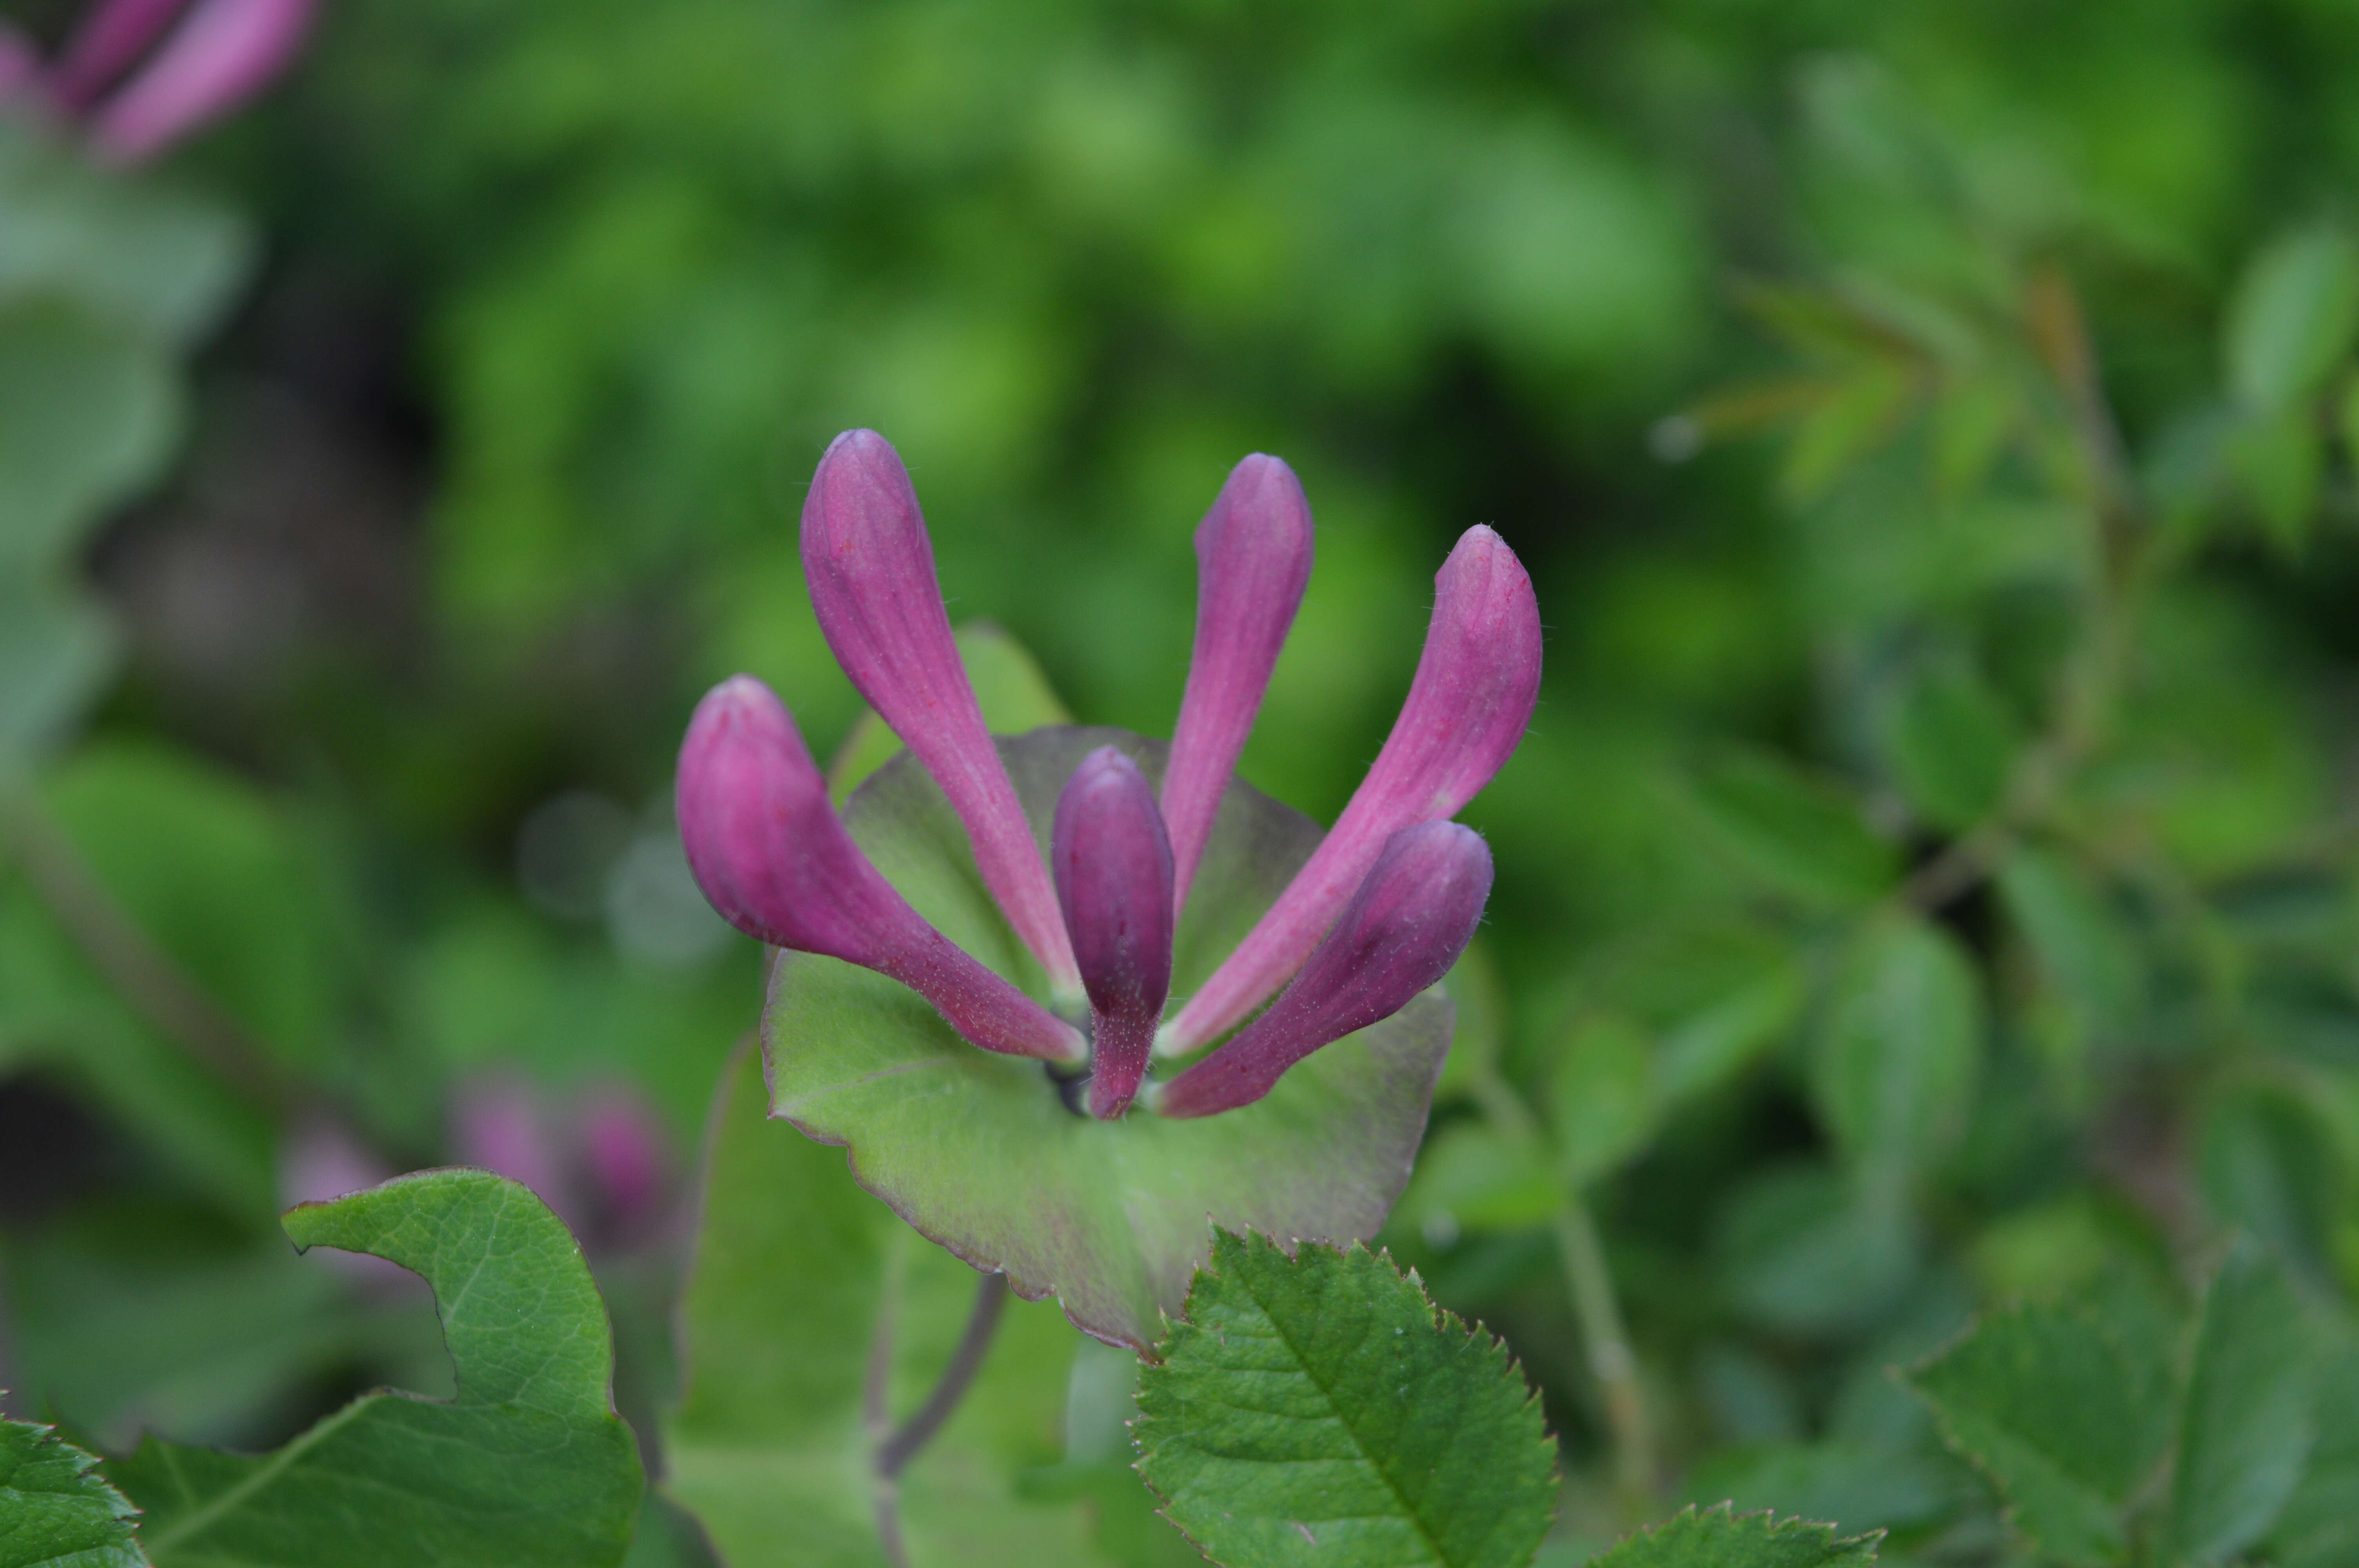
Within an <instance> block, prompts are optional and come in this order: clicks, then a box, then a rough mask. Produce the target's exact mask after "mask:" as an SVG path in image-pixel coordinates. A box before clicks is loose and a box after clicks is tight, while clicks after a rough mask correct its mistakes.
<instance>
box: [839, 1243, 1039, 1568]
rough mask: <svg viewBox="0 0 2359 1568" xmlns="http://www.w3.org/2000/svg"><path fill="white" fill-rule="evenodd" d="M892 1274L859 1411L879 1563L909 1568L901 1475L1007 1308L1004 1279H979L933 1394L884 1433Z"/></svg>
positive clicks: (947, 1409)
mask: <svg viewBox="0 0 2359 1568" xmlns="http://www.w3.org/2000/svg"><path fill="white" fill-rule="evenodd" d="M897 1274H898V1271H896V1277H895V1278H894V1279H892V1280H889V1281H886V1302H885V1304H884V1307H883V1310H882V1311H881V1312H880V1313H879V1314H878V1316H877V1324H876V1337H875V1340H874V1341H873V1342H872V1343H871V1344H870V1346H869V1347H868V1383H867V1389H866V1390H865V1397H864V1400H863V1406H864V1414H865V1416H866V1418H867V1425H868V1433H869V1436H870V1439H871V1441H873V1442H875V1444H876V1451H875V1472H876V1483H875V1485H876V1535H877V1540H878V1541H879V1543H880V1544H881V1545H882V1546H883V1547H884V1549H885V1560H886V1562H887V1563H892V1564H893V1568H909V1554H908V1546H907V1544H906V1543H905V1542H904V1541H903V1540H902V1537H901V1485H900V1481H901V1472H902V1471H903V1470H904V1469H906V1468H908V1464H909V1461H910V1460H912V1459H914V1458H916V1457H917V1456H918V1450H919V1449H921V1448H923V1447H924V1446H925V1445H926V1444H927V1443H928V1441H929V1440H930V1439H931V1438H932V1437H933V1435H934V1433H937V1432H939V1431H940V1430H941V1426H942V1423H943V1422H946V1421H948V1420H949V1419H950V1418H951V1411H954V1410H956V1409H957V1408H958V1402H959V1400H961V1399H962V1398H964V1397H965V1395H966V1390H967V1388H968V1386H969V1385H970V1384H972V1383H973V1381H974V1376H975V1374H976V1373H977V1372H979V1371H981V1370H982V1369H983V1362H984V1357H985V1356H986V1355H988V1354H989V1353H990V1351H991V1339H992V1336H993V1334H995V1332H996V1331H997V1330H998V1328H999V1314H1000V1312H1001V1310H1002V1309H1003V1308H1005V1307H1006V1305H1007V1276H1006V1275H1005V1274H985V1275H984V1277H983V1282H982V1283H981V1284H980V1285H978V1286H976V1287H975V1292H974V1310H973V1311H972V1312H970V1313H969V1314H967V1320H966V1331H965V1332H964V1333H962V1334H961V1335H960V1336H959V1342H958V1348H957V1349H955V1350H953V1351H951V1359H950V1365H949V1366H947V1367H945V1368H942V1375H941V1377H940V1379H937V1380H936V1382H935V1383H934V1388H933V1391H932V1392H931V1393H929V1394H928V1395H927V1396H926V1402H925V1403H924V1404H922V1405H919V1407H918V1410H917V1413H915V1414H914V1415H912V1416H910V1417H909V1419H908V1420H907V1421H905V1422H902V1423H901V1424H900V1426H899V1427H898V1428H896V1429H893V1430H892V1431H890V1432H887V1430H886V1421H887V1417H886V1405H885V1397H886V1387H887V1385H888V1384H889V1383H890V1382H891V1381H892V1377H893V1328H894V1321H895V1318H896V1316H897V1313H896V1310H895V1303H896V1301H897V1297H898V1295H899V1290H898V1284H899V1281H898V1277H897Z"/></svg>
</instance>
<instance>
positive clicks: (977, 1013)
mask: <svg viewBox="0 0 2359 1568" xmlns="http://www.w3.org/2000/svg"><path fill="white" fill-rule="evenodd" d="M678 788H679V824H680V836H681V842H682V844H683V846H684V847H685V848H686V849H687V851H688V863H689V869H690V871H693V872H694V873H695V875H696V881H697V885H698V886H699V887H701V888H702V889H703V890H704V896H705V897H706V898H708V899H710V900H711V901H712V906H713V908H715V909H717V910H719V911H720V912H721V914H722V915H723V918H725V919H726V920H728V922H729V923H730V924H731V925H734V926H736V927H737V928H738V929H739V930H740V931H743V932H745V933H746V934H747V935H752V936H756V937H758V938H760V939H761V940H762V941H764V942H767V943H769V944H770V945H771V946H775V947H791V948H793V949H795V950H796V951H798V952H803V953H819V954H823V955H825V956H827V957H832V958H841V959H843V961H844V962H846V963H850V964H858V965H860V966H862V967H863V968H871V969H875V970H876V971H877V972H878V973H880V974H885V975H889V976H891V977H892V978H893V979H897V980H898V981H900V982H901V983H902V984H903V985H905V986H908V988H909V989H911V990H914V991H916V992H918V993H919V995H921V996H923V997H924V998H925V999H926V1000H928V1001H930V1002H932V1003H933V1004H934V1007H935V1009H936V1010H937V1011H940V1013H941V1015H942V1017H943V1018H945V1019H947V1020H948V1021H949V1022H950V1025H951V1028H953V1029H955V1030H957V1031H958V1033H960V1034H961V1035H962V1036H963V1037H964V1038H965V1039H967V1040H968V1041H970V1042H972V1043H973V1044H977V1045H980V1046H982V1047H983V1048H984V1049H985V1050H987V1051H998V1052H1004V1053H1006V1054H1010V1055H1017V1056H1038V1057H1043V1058H1046V1059H1049V1060H1051V1061H1072V1060H1078V1059H1080V1058H1081V1057H1082V1055H1083V1054H1084V1047H1083V1044H1082V1039H1081V1036H1080V1034H1079V1033H1077V1032H1076V1031H1075V1030H1074V1029H1073V1028H1072V1026H1071V1025H1070V1024H1068V1023H1065V1022H1062V1021H1061V1020H1060V1019H1058V1018H1057V1017H1056V1016H1055V1015H1054V1014H1052V1013H1050V1012H1049V1011H1048V1010H1047V1009H1046V1008H1044V1007H1042V1006H1041V1005H1040V1004H1039V1003H1038V1002H1036V1001H1034V1000H1032V999H1031V998H1029V997H1027V996H1026V995H1025V994H1024V993H1023V992H1022V991H1019V990H1017V989H1016V988H1015V987H1014V986H1012V985H1010V984H1008V982H1007V981H1006V980H1004V979H1001V978H1000V977H999V976H997V975H995V974H994V973H992V971H991V970H989V969H988V968H984V966H983V965H982V964H980V963H978V962H977V961H976V960H975V959H973V957H969V956H968V955H967V954H966V953H964V952H962V951H961V950H960V948H959V947H958V946H956V945H955V944H953V943H952V942H951V940H950V939H949V938H948V937H946V936H944V935H942V934H941V933H940V932H939V931H937V930H935V929H934V928H933V927H932V926H931V925H928V924H927V923H926V921H925V919H924V917H922V916H921V915H919V914H918V912H917V911H916V910H914V909H912V908H910V907H909V904H908V900H906V899H904V898H903V897H902V896H901V895H900V893H899V892H897V891H896V890H895V889H894V887H893V884H892V883H890V882H888V881H886V880H885V878H884V876H883V875H882V874H881V873H880V872H878V871H877V870H876V868H875V866H873V865H871V864H870V863H869V860H868V857H867V856H866V855H864V854H863V853H862V852H861V850H860V847H859V846H858V845H856V844H854V843H853V841H852V836H851V835H850V834H849V833H846V832H845V831H844V828H843V823H842V822H841V821H839V820H838V819H837V817H836V815H835V808H834V807H833V806H832V805H831V804H830V803H829V801H828V795H827V780H826V779H825V778H824V777H823V776H822V775H821V773H820V771H819V766H818V764H817V763H815V762H812V761H811V755H810V749H809V748H807V747H806V746H805V745H804V744H803V738H802V735H801V733H800V731H799V730H796V728H795V721H794V719H793V717H792V716H791V715H790V714H788V711H787V708H786V705H785V704H784V703H782V702H780V701H779V700H778V699H777V696H776V695H774V694H773V693H772V692H771V690H770V688H769V687H766V686H764V685H763V684H762V683H761V682H760V681H758V680H756V679H755V678H754V677H753V676H734V677H733V678H731V679H729V680H726V681H723V682H722V683H721V685H719V686H717V687H713V689H712V691H711V692H710V693H708V694H707V695H706V697H705V698H704V700H703V701H702V702H701V703H699V704H698V705H697V709H696V714H695V716H694V717H693V718H692V719H690V721H689V727H688V738H687V740H686V741H684V742H682V744H681V747H680V756H679V785H678ZM1027 842H1028V839H1027ZM1033 858H1034V862H1035V864H1038V854H1037V852H1036V853H1035V854H1034V857H1033ZM1046 876H1047V873H1046V872H1045V871H1043V872H1042V880H1043V881H1045V880H1046Z"/></svg>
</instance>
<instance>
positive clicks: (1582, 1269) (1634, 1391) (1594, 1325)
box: [1556, 1189, 1655, 1517]
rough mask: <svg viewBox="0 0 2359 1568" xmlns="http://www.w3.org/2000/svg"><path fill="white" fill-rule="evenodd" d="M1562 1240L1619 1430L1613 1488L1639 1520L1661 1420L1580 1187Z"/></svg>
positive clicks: (1595, 1369) (1587, 1341) (1588, 1354)
mask: <svg viewBox="0 0 2359 1568" xmlns="http://www.w3.org/2000/svg"><path fill="white" fill-rule="evenodd" d="M1556 1245H1557V1256H1558V1259H1559V1260H1560V1262H1561V1263H1562V1265H1563V1267H1564V1283H1565V1291H1566V1293H1567V1294H1568V1295H1569V1296H1570V1297H1571V1301H1572V1314H1573V1317H1574V1319H1575V1320H1576V1321H1577V1322H1578V1323H1579V1325H1580V1327H1581V1343H1582V1355H1583V1356H1584V1357H1585V1358H1586V1359H1587V1360H1588V1363H1589V1372H1590V1376H1592V1377H1593V1378H1595V1379H1597V1388H1598V1392H1599V1395H1600V1397H1601V1400H1602V1402H1603V1405H1604V1407H1605V1424H1606V1427H1607V1430H1608V1431H1609V1432H1610V1433H1612V1434H1613V1440H1614V1485H1615V1487H1616V1489H1617V1490H1619V1491H1620V1493H1621V1495H1622V1501H1623V1505H1624V1506H1625V1508H1627V1509H1631V1510H1632V1511H1633V1514H1634V1517H1644V1515H1645V1514H1646V1512H1647V1509H1648V1506H1649V1505H1650V1504H1651V1502H1652V1501H1653V1498H1654V1491H1655V1433H1654V1423H1653V1421H1652V1419H1651V1418H1650V1417H1649V1416H1648V1415H1647V1395H1646V1390H1645V1389H1644V1387H1642V1386H1641V1384H1640V1383H1639V1380H1638V1357H1637V1356H1636V1354H1635V1353H1634V1352H1633V1351H1632V1350H1631V1348H1630V1336H1629V1332H1628V1330H1626V1329H1625V1327H1624V1326H1623V1322H1622V1307H1621V1303H1619V1302H1617V1301H1616V1300H1615V1299H1614V1275H1613V1271H1612V1270H1611V1269H1610V1268H1609V1267H1608V1266H1607V1264H1606V1261H1605V1248H1604V1244H1603V1242H1602V1241H1601V1240H1600V1239H1599V1238H1598V1235H1597V1223H1596V1221H1595V1219H1594V1218H1593V1217H1592V1216H1591V1215H1590V1212H1589V1205H1588V1203H1587V1202H1586V1201H1585V1200H1584V1199H1583V1198H1582V1195H1581V1194H1580V1193H1579V1192H1578V1191H1575V1190H1571V1189H1568V1190H1567V1191H1566V1193H1565V1195H1564V1201H1563V1203H1562V1204H1560V1206H1558V1208H1557V1213H1556Z"/></svg>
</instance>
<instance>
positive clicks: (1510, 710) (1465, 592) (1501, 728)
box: [1163, 524, 1540, 1052]
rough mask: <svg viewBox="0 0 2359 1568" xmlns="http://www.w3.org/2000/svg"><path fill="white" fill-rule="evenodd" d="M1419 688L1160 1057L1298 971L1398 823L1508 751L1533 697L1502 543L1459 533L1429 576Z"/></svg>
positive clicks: (1210, 1034)
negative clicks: (1429, 616) (1353, 789)
mask: <svg viewBox="0 0 2359 1568" xmlns="http://www.w3.org/2000/svg"><path fill="white" fill-rule="evenodd" d="M1434 588H1435V595H1434V602H1433V620H1432V622H1430V624H1429V625H1428V626H1427V628H1426V633H1425V653H1424V655H1423V656H1422V657H1421V658H1419V660H1418V665H1417V678H1416V679H1415V680H1414V681H1412V682H1411V683H1410V685H1409V689H1408V701H1407V702H1405V703H1403V704H1402V705H1401V711H1400V717H1399V718H1398V719H1396V720H1394V722H1393V732H1392V734H1391V735H1390V736H1388V737H1387V738H1386V741H1385V746H1384V750H1383V751H1382V752H1378V753H1377V754H1376V761H1375V765H1374V766H1373V767H1371V768H1369V770H1368V776H1367V777H1366V778H1364V779H1363V780H1361V781H1360V787H1359V790H1358V791H1357V793H1355V794H1354V795H1353V796H1352V799H1351V804H1349V805H1347V806H1344V807H1343V816H1340V817H1338V818H1336V820H1335V826H1334V828H1333V829H1332V831H1331V832H1329V834H1328V835H1327V837H1326V838H1324V839H1323V840H1321V843H1320V846H1319V849H1318V850H1317V851H1316V852H1315V853H1313V854H1312V855H1311V857H1310V860H1309V862H1307V863H1306V864H1305V865H1304V866H1303V868H1302V870H1301V871H1300V872H1299V873H1298V874H1297V875H1296V876H1295V879H1294V881H1292V882H1290V883H1288V886H1287V890H1286V892H1283V893H1281V894H1279V895H1278V900H1277V903H1274V904H1272V905H1271V906H1270V908H1269V912H1268V913H1267V914H1264V915H1263V916H1262V917H1261V920H1260V922H1259V923H1258V924H1257V925H1255V926H1254V928H1253V930H1252V931H1251V932H1250V933H1249V934H1248V935H1246V937H1245V940H1244V941H1243V942H1241V943H1239V944H1238V945H1237V949H1236V951H1235V952H1234V953H1232V954H1230V955H1229V957H1228V958H1227V960H1226V961H1225V962H1224V963H1223V964H1222V965H1221V967H1220V968H1218V969H1217V970H1215V971H1214V972H1213V974H1212V979H1209V980H1207V981H1205V982H1204V986H1203V989H1201V990H1199V991H1198V992H1197V993H1196V994H1195V995H1194V996H1191V997H1190V998H1189V999H1188V1002H1187V1005H1186V1006H1185V1007H1183V1008H1181V1009H1180V1016H1179V1017H1178V1018H1177V1019H1175V1020H1174V1021H1173V1022H1172V1025H1171V1027H1170V1029H1169V1032H1168V1033H1167V1034H1166V1037H1165V1039H1164V1042H1163V1044H1164V1048H1165V1049H1166V1050H1169V1051H1174V1052H1180V1051H1190V1050H1193V1049H1194V1048H1195V1047H1197V1046H1199V1045H1201V1044H1204V1043H1205V1042H1207V1041H1209V1040H1214V1039H1218V1038H1219V1037H1220V1035H1221V1034H1222V1033H1223V1032H1225V1031H1226V1030H1228V1029H1230V1028H1233V1027H1234V1025H1235V1024H1236V1023H1237V1022H1239V1021H1240V1020H1242V1019H1244V1018H1245V1016H1246V1015H1247V1014H1249V1013H1251V1012H1252V1011H1253V1010H1254V1009H1255V1008H1256V1007H1259V1006H1260V1005H1261V1004H1262V1002H1263V1000H1266V998H1267V997H1268V996H1269V995H1270V994H1271V993H1272V992H1274V991H1276V990H1277V988H1278V987H1280V986H1282V985H1284V984H1285V983H1286V979H1287V977H1288V975H1291V974H1292V973H1294V971H1295V970H1296V969H1297V968H1299V967H1300V965H1301V963H1302V961H1303V959H1304V958H1305V957H1308V956H1309V955H1310V949H1311V948H1312V947H1313V946H1316V945H1317V943H1318V941H1319V938H1320V937H1321V935H1324V934H1325V933H1326V930H1327V927H1328V925H1330V924H1331V923H1332V921H1333V920H1334V918H1335V914H1336V912H1337V911H1338V910H1340V909H1342V908H1343V903H1344V901H1345V900H1346V899H1348V898H1350V897H1351V896H1352V891H1353V889H1354V888H1356V887H1358V886H1359V884H1360V881H1361V879H1362V878H1363V877H1364V876H1365V875H1366V874H1367V871H1368V868H1369V866H1370V865H1372V864H1373V863H1374V862H1375V858H1376V853H1377V851H1378V850H1379V849H1382V848H1383V847H1384V843H1385V840H1386V839H1387V838H1390V837H1391V836H1392V835H1393V834H1394V833H1396V832H1397V831H1399V830H1400V829H1401V828H1403V827H1409V826H1411V825H1413V824H1416V823H1419V822H1430V821H1433V820H1435V819H1437V818H1440V817H1446V816H1453V815H1455V814H1456V812H1457V811H1458V810H1459V808H1460V807H1462V806H1464V805H1465V804H1466V803H1467V802H1468V801H1470V800H1472V799H1473V798H1474V795H1475V794H1476V793H1477V792H1478V791H1480V790H1481V789H1482V787H1483V786H1484V784H1488V783H1490V782H1491V777H1492V775H1493V774H1495V773H1497V772H1498V771H1499V769H1500V768H1501V767H1502V766H1504V765H1505V764H1506V761H1507V759H1508V758H1509V757H1510V756H1512V755H1514V754H1515V750H1516V743H1517V741H1521V740H1522V739H1523V734H1524V729H1525V727H1526V726H1527V724H1529V723H1530V722H1531V717H1532V705H1533V704H1534V703H1535V702H1536V701H1538V697H1539V689H1540V612H1539V605H1538V602H1537V601H1536V600H1534V599H1533V597H1532V579H1531V578H1530V577H1529V576H1528V575H1527V574H1526V572H1525V571H1524V568H1523V563H1522V562H1520V561H1518V560H1517V559H1516V553H1515V552H1514V551H1513V550H1510V549H1509V548H1507V545H1506V541H1505V540H1503V539H1501V538H1500V537H1499V535H1496V534H1495V533H1493V532H1492V531H1491V530H1490V529H1489V528H1486V527H1483V526H1481V525H1479V524H1478V525H1477V526H1475V527H1473V528H1469V529H1468V530H1466V532H1465V534H1464V535H1462V536H1461V537H1460V539H1459V541H1458V545H1457V547H1456V548H1454V549H1452V550H1451V552H1450V558H1449V559H1448V560H1446V561H1444V562H1443V563H1442V564H1441V570H1440V572H1439V573H1438V574H1437V575H1436V576H1435V578H1434Z"/></svg>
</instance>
